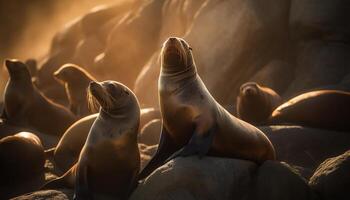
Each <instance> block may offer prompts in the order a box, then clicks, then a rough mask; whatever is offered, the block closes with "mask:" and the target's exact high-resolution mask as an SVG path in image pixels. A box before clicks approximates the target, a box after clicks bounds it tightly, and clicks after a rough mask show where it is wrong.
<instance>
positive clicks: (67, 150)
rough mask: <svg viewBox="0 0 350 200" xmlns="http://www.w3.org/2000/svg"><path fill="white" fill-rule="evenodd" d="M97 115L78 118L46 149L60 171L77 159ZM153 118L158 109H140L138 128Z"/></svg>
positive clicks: (158, 117) (66, 168)
mask: <svg viewBox="0 0 350 200" xmlns="http://www.w3.org/2000/svg"><path fill="white" fill-rule="evenodd" d="M97 117H98V114H92V115H89V116H86V117H84V118H82V119H80V120H78V121H77V122H75V123H74V124H73V125H72V126H70V127H69V128H68V129H67V130H66V132H65V133H64V134H63V136H62V137H61V139H60V141H59V142H58V144H57V146H56V147H55V148H53V149H50V150H48V151H46V153H47V154H48V155H49V156H53V158H54V161H55V165H56V166H57V167H58V168H59V169H60V170H61V171H63V172H65V171H67V170H68V169H70V168H71V167H72V166H73V165H74V163H76V162H77V161H78V158H79V154H80V151H81V149H82V148H83V146H84V143H85V140H86V137H87V135H88V133H89V130H90V128H91V126H92V124H93V122H94V121H95V120H96V118H97ZM154 119H160V111H159V110H158V109H155V108H143V109H141V116H140V126H139V127H140V129H141V128H142V127H144V126H145V125H146V124H147V123H148V122H150V121H152V120H154ZM52 154H53V155H52Z"/></svg>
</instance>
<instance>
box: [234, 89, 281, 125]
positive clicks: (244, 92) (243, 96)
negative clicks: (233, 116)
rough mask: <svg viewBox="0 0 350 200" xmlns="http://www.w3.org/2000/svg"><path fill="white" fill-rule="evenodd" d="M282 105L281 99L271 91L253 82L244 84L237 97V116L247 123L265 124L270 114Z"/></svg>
mask: <svg viewBox="0 0 350 200" xmlns="http://www.w3.org/2000/svg"><path fill="white" fill-rule="evenodd" d="M281 103H282V99H281V97H280V96H279V95H278V94H277V93H276V92H275V91H274V90H272V89H270V88H267V87H263V86H260V85H258V84H257V83H255V82H247V83H244V84H243V85H242V86H241V87H240V91H239V96H238V97H237V116H238V117H239V118H240V119H242V120H244V121H246V122H249V123H252V124H254V125H259V124H261V123H265V122H266V121H267V119H268V118H269V117H270V115H271V113H272V112H273V110H274V109H275V108H277V106H279V105H280V104H281Z"/></svg>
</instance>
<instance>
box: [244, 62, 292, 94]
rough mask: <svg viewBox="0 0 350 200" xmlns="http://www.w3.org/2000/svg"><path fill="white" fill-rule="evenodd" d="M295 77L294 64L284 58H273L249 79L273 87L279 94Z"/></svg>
mask: <svg viewBox="0 0 350 200" xmlns="http://www.w3.org/2000/svg"><path fill="white" fill-rule="evenodd" d="M293 79H294V67H293V66H292V65H290V64H289V63H287V62H285V61H282V60H272V61H271V62H269V63H268V64H267V65H265V66H264V67H263V68H261V69H260V70H259V71H257V72H256V73H255V74H254V76H252V78H250V80H249V81H253V82H256V83H258V84H259V85H262V86H264V87H269V88H272V89H273V90H275V91H276V92H277V93H278V94H279V95H282V94H283V92H285V90H286V89H287V88H288V86H289V85H290V83H291V82H292V81H293Z"/></svg>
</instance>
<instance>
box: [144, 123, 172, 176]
mask: <svg viewBox="0 0 350 200" xmlns="http://www.w3.org/2000/svg"><path fill="white" fill-rule="evenodd" d="M174 148H175V145H174V144H173V142H172V139H171V138H170V136H169V133H168V131H167V130H166V128H165V127H164V126H163V127H162V132H161V134H160V141H159V145H158V149H157V152H156V153H155V154H154V156H153V157H152V159H151V160H150V161H149V163H148V164H147V165H146V167H145V168H143V170H142V171H141V173H140V174H139V176H138V180H141V179H144V178H146V177H147V176H148V175H149V174H151V173H152V172H153V171H154V170H155V169H157V168H158V167H159V166H161V165H162V164H163V163H164V161H165V160H166V159H167V158H168V157H169V156H170V155H172V154H173V153H174V152H175V151H176V149H174Z"/></svg>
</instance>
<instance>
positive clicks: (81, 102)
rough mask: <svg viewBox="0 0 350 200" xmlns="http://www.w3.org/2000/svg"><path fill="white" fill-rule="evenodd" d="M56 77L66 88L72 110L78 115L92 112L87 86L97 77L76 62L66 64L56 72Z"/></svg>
mask: <svg viewBox="0 0 350 200" xmlns="http://www.w3.org/2000/svg"><path fill="white" fill-rule="evenodd" d="M54 77H55V78H56V80H58V81H59V82H61V83H63V85H64V87H65V88H66V93H67V97H68V100H69V108H70V110H71V111H72V112H73V113H74V114H75V115H76V116H78V117H84V116H86V115H89V114H92V113H91V111H90V110H89V108H88V103H87V99H86V97H87V88H88V86H89V83H90V82H91V81H95V80H96V79H95V78H94V77H93V76H92V75H91V74H89V73H88V72H87V71H86V70H85V69H83V68H81V67H79V66H78V65H74V64H65V65H63V66H62V67H60V68H59V69H58V70H57V71H56V72H54Z"/></svg>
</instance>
